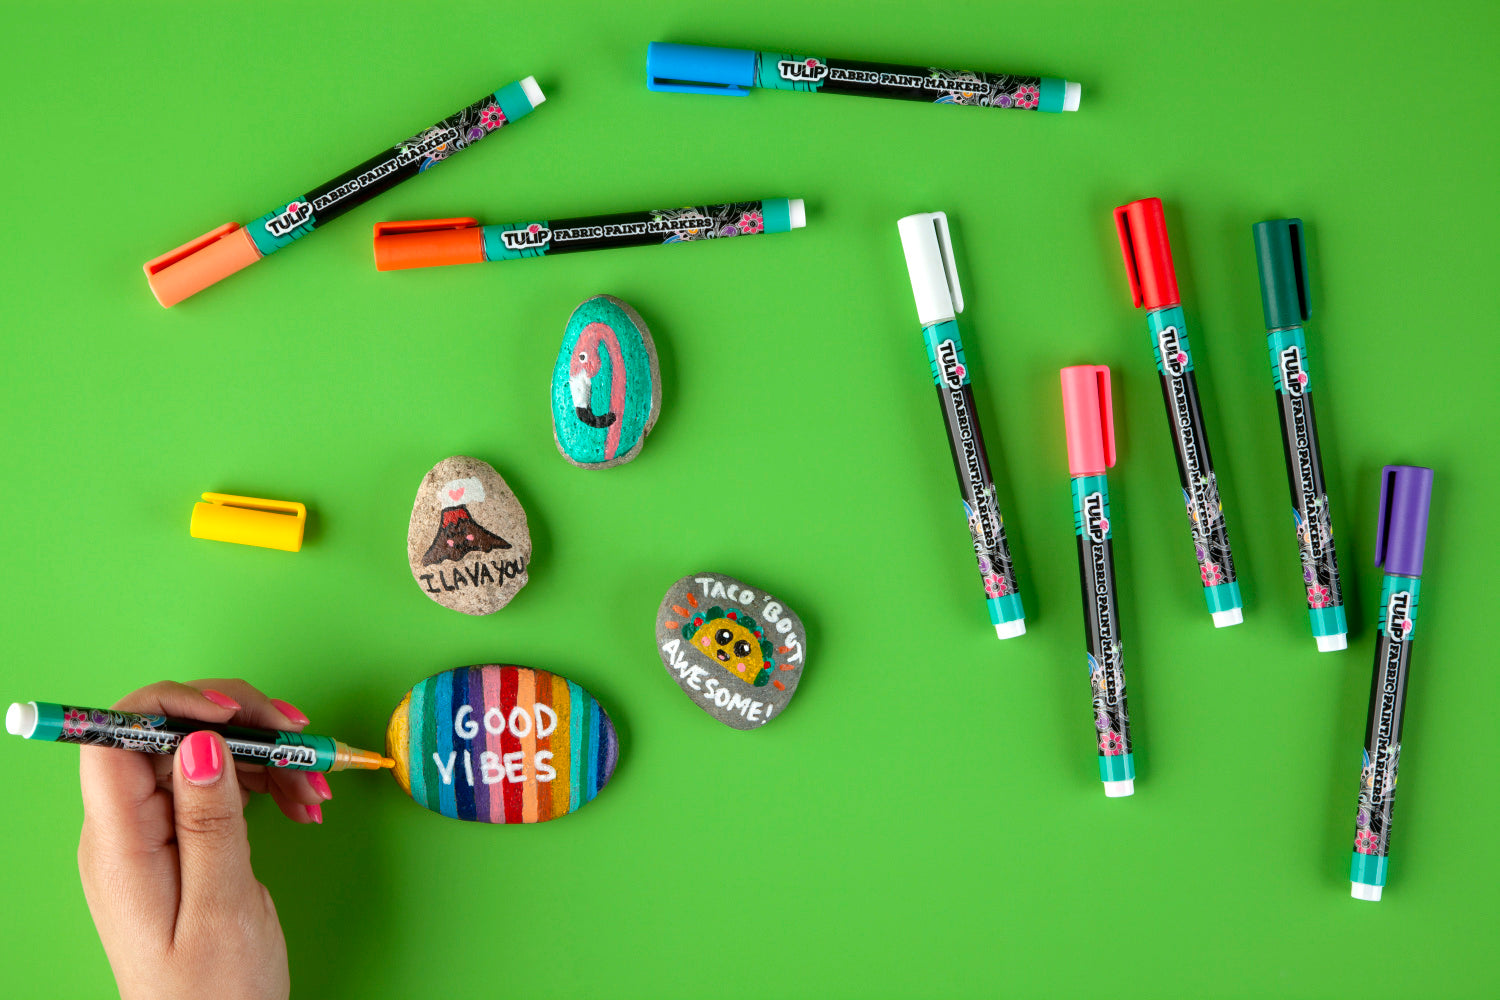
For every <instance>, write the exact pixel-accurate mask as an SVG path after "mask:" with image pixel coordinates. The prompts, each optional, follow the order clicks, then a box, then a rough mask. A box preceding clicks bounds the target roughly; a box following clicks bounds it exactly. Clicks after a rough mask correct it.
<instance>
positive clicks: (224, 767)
mask: <svg viewBox="0 0 1500 1000" xmlns="http://www.w3.org/2000/svg"><path fill="white" fill-rule="evenodd" d="M172 808H173V812H174V820H175V822H176V825H177V856H178V864H179V865H180V867H181V869H182V903H181V906H180V908H179V914H181V915H184V916H186V917H187V918H188V920H189V922H196V921H195V920H194V918H198V919H208V918H211V917H212V916H213V915H214V914H219V913H224V912H234V910H235V909H236V908H237V907H238V906H239V905H241V904H242V903H243V902H244V899H245V898H246V893H250V892H253V891H254V890H255V888H256V885H255V875H254V873H253V872H251V870H250V841H249V839H248V838H247V837H246V834H245V812H244V806H243V804H242V803H241V801H240V785H239V779H238V778H237V777H236V775H235V769H234V762H233V761H232V760H231V759H230V757H229V748H228V747H227V746H225V744H224V738H223V737H222V736H220V735H219V734H218V733H212V732H206V731H203V732H196V733H193V734H191V735H190V736H188V737H187V738H186V739H185V740H183V741H182V743H181V744H180V745H179V746H178V748H177V762H176V766H175V767H174V768H173V769H172ZM182 924H183V921H182V919H181V917H179V921H178V926H179V927H181V926H182Z"/></svg>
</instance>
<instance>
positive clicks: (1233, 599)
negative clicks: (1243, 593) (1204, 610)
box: [1203, 580, 1244, 612]
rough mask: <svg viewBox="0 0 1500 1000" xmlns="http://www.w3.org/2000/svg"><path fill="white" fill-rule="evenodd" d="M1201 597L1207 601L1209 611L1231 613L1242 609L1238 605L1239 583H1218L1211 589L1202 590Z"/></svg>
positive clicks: (1241, 605) (1239, 604)
mask: <svg viewBox="0 0 1500 1000" xmlns="http://www.w3.org/2000/svg"><path fill="white" fill-rule="evenodd" d="M1203 597H1204V599H1205V600H1206V601H1208V610H1209V611H1211V612H1212V611H1233V610H1234V609H1235V608H1243V607H1244V605H1243V604H1241V603H1240V583H1239V581H1238V580H1236V581H1235V582H1234V583H1219V584H1215V585H1214V586H1212V587H1204V588H1203Z"/></svg>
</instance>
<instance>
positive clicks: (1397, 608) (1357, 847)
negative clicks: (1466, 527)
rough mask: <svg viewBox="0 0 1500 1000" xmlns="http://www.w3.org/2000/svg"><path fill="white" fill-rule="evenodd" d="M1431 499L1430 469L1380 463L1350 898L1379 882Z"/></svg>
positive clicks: (1372, 892)
mask: <svg viewBox="0 0 1500 1000" xmlns="http://www.w3.org/2000/svg"><path fill="white" fill-rule="evenodd" d="M1431 501H1432V470H1431V469H1426V468H1422V467H1421V466H1415V465H1387V466H1386V467H1385V469H1384V470H1383V471H1382V473H1381V476H1380V522H1379V524H1378V526H1377V527H1376V529H1375V565H1377V566H1381V565H1383V566H1384V567H1385V582H1384V583H1383V584H1382V585H1381V587H1380V634H1379V637H1378V639H1377V640H1376V643H1375V676H1374V679H1373V680H1372V681H1371V684H1370V719H1369V721H1368V722H1367V723H1365V751H1364V767H1363V768H1362V769H1361V771H1360V774H1359V812H1358V815H1357V816H1356V817H1355V821H1354V853H1353V856H1352V857H1351V859H1350V862H1349V883H1350V884H1349V893H1350V895H1352V896H1353V897H1354V898H1355V899H1368V900H1371V901H1377V900H1379V899H1380V891H1381V889H1383V888H1384V887H1385V872H1386V863H1387V858H1388V855H1389V853H1390V838H1391V806H1392V800H1393V797H1394V795H1395V791H1396V767H1397V765H1398V764H1399V763H1400V757H1401V722H1402V716H1403V714H1404V713H1405V710H1406V675H1407V667H1408V665H1409V664H1410V662H1411V640H1412V633H1413V632H1414V631H1415V630H1416V622H1417V597H1418V596H1419V595H1420V593H1421V591H1422V555H1423V552H1424V550H1425V549H1426V546H1427V511H1428V508H1429V506H1430V505H1431Z"/></svg>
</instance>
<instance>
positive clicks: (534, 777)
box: [385, 663, 620, 823]
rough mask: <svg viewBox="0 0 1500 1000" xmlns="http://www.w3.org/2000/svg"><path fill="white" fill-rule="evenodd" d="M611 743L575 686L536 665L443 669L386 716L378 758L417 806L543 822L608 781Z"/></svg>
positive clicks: (609, 729) (609, 727) (598, 711)
mask: <svg viewBox="0 0 1500 1000" xmlns="http://www.w3.org/2000/svg"><path fill="white" fill-rule="evenodd" d="M619 751H620V744H619V741H618V740H617V739H616V737H615V727H614V724H613V723H611V722H610V721H609V715H608V714H607V713H606V712H605V711H604V709H603V708H601V707H600V706H599V703H598V702H597V701H595V700H594V698H593V696H592V695H590V694H589V693H588V692H587V691H585V690H584V689H583V688H581V687H579V686H578V685H577V684H574V683H573V682H572V681H570V680H568V679H567V678H564V677H559V676H557V675H556V674H549V673H547V672H546V671H545V670H532V669H531V668H530V667H514V666H500V665H497V664H493V663H489V664H485V665H484V666H478V667H460V668H459V669H457V670H445V671H443V672H442V673H440V674H436V675H434V676H432V677H429V678H427V679H426V680H425V681H422V682H421V683H420V684H418V685H416V686H415V687H413V688H412V689H411V690H410V691H408V692H407V693H406V697H404V698H402V699H401V704H399V705H397V706H396V711H395V712H393V713H391V721H390V725H389V726H388V727H387V728H386V733H385V752H386V756H388V757H390V758H392V759H394V760H395V762H396V768H395V770H394V771H393V772H392V773H393V774H394V775H395V777H396V781H397V782H399V783H400V785H401V787H402V788H404V789H405V790H406V793H407V794H408V795H410V796H411V797H412V798H413V799H415V800H416V802H417V804H418V805H420V806H426V807H427V808H428V809H431V810H432V811H433V812H436V813H442V814H443V815H444V816H451V817H453V818H454V819H467V820H475V821H477V822H480V823H545V822H546V821H547V820H549V819H556V818H557V817H559V816H565V815H567V814H568V813H570V812H573V811H574V810H575V809H577V808H579V807H580V806H582V805H583V804H584V803H586V802H589V801H591V800H592V799H593V798H594V796H596V795H598V794H599V789H601V788H603V787H604V786H605V785H606V784H608V783H609V779H610V776H611V775H612V774H614V773H615V762H616V761H617V760H618V759H619V755H620V752H619Z"/></svg>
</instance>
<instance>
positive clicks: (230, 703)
mask: <svg viewBox="0 0 1500 1000" xmlns="http://www.w3.org/2000/svg"><path fill="white" fill-rule="evenodd" d="M203 697H205V698H207V699H208V700H209V701H211V702H213V703H214V704H215V705H218V706H219V707H220V708H230V709H233V710H234V711H236V712H238V711H239V710H240V703H239V702H237V701H235V700H234V699H233V698H231V697H229V695H227V694H225V693H224V692H223V691H213V690H206V691H204V692H203Z"/></svg>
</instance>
